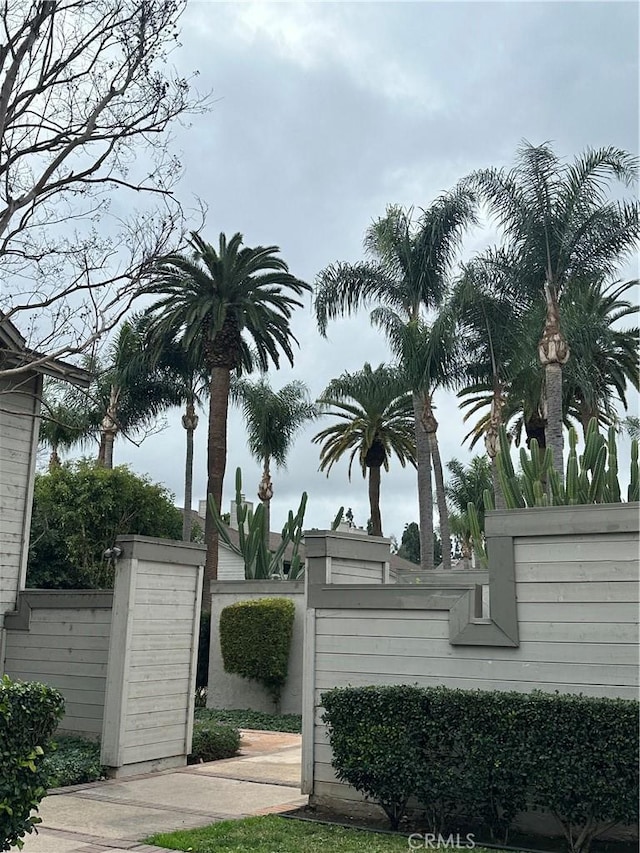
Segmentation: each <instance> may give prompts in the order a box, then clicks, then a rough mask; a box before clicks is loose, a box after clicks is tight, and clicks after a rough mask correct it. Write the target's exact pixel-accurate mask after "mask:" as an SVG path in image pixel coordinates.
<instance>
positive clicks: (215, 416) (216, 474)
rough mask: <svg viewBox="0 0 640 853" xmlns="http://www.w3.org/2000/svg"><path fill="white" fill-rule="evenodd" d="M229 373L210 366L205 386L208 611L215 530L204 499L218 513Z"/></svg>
mask: <svg viewBox="0 0 640 853" xmlns="http://www.w3.org/2000/svg"><path fill="white" fill-rule="evenodd" d="M230 383H231V371H230V369H229V368H228V367H213V368H212V369H211V382H210V385H209V392H210V393H209V432H208V437H207V515H206V519H205V528H204V541H205V544H206V546H207V557H206V560H205V567H204V586H203V588H202V606H203V608H204V609H205V610H206V611H209V610H210V609H211V596H210V594H209V585H210V583H211V581H214V580H217V578H218V530H217V528H216V525H215V523H214V520H213V516H212V515H211V510H210V508H209V503H208V499H209V498H212V499H213V502H214V503H215V505H216V507H217V509H218V512H220V509H221V506H222V486H223V482H224V471H225V468H226V464H227V410H228V408H229V385H230Z"/></svg>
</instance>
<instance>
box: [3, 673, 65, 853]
mask: <svg viewBox="0 0 640 853" xmlns="http://www.w3.org/2000/svg"><path fill="white" fill-rule="evenodd" d="M63 714H64V699H63V698H62V696H61V695H60V693H58V691H57V690H54V689H53V688H52V687H48V686H47V685H45V684H38V683H36V682H28V683H21V682H13V681H11V679H10V678H9V677H8V676H6V675H5V676H3V678H2V681H0V767H1V768H2V772H1V773H0V844H2V848H1V849H2V850H9V849H10V848H11V847H13V846H14V845H15V846H17V847H22V846H23V843H24V842H23V841H22V837H23V836H24V835H25V834H26V833H27V832H32V831H33V828H34V826H35V825H36V824H38V823H40V822H41V821H40V818H39V817H37V816H35V815H32V814H31V812H32V811H33V810H36V811H37V809H38V804H39V803H40V800H41V799H42V798H43V797H44V795H45V793H46V786H47V784H48V781H47V780H48V777H47V771H46V768H45V766H44V761H43V757H44V752H45V749H46V747H47V744H48V742H49V738H50V736H51V735H52V734H53V732H54V730H55V728H56V726H57V725H58V723H59V722H60V720H61V719H62V716H63Z"/></svg>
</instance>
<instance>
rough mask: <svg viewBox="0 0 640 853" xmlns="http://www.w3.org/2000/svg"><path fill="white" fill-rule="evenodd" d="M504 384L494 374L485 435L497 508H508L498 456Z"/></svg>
mask: <svg viewBox="0 0 640 853" xmlns="http://www.w3.org/2000/svg"><path fill="white" fill-rule="evenodd" d="M502 404H503V400H502V384H501V382H500V379H499V378H498V376H497V375H496V374H495V373H494V375H493V399H492V401H491V417H490V419H489V427H488V429H487V431H486V433H485V436H484V446H485V448H486V451H487V456H488V457H489V460H490V462H491V480H492V482H493V501H494V504H495V507H496V509H506V504H505V500H504V495H503V494H502V486H501V484H500V477H499V475H498V465H497V463H496V457H497V455H498V453H499V450H500V428H501V427H502Z"/></svg>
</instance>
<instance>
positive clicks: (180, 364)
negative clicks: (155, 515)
mask: <svg viewBox="0 0 640 853" xmlns="http://www.w3.org/2000/svg"><path fill="white" fill-rule="evenodd" d="M143 323H144V326H145V330H144V331H145V335H146V338H147V341H148V348H147V350H146V352H147V356H148V358H149V359H150V362H151V364H152V366H153V367H154V368H155V369H159V370H160V371H162V372H163V373H164V374H165V375H166V376H167V377H168V378H169V379H170V380H171V382H172V383H173V385H174V388H175V393H176V397H177V399H178V401H179V403H180V404H181V405H183V406H184V407H185V408H184V413H183V414H182V418H181V421H182V427H183V429H184V430H185V435H186V453H185V466H184V507H183V516H182V538H183V540H184V541H185V542H190V541H191V527H192V517H191V509H192V503H193V446H194V435H195V431H196V429H197V427H198V422H199V418H198V414H197V412H196V408H197V407H199V406H201V405H202V403H203V399H204V397H206V395H207V394H208V392H209V374H208V373H207V370H206V367H205V365H204V364H203V360H202V353H201V352H199V351H198V349H197V348H196V347H191V348H190V349H189V348H187V347H186V346H185V345H184V342H183V341H182V340H175V339H172V338H170V337H169V338H166V337H164V338H163V337H160V336H153V335H152V334H151V333H150V329H149V318H148V317H144V318H143Z"/></svg>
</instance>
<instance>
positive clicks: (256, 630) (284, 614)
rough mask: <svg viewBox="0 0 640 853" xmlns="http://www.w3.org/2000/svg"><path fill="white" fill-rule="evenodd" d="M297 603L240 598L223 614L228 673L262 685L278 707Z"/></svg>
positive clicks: (223, 635) (222, 635)
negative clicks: (244, 599) (240, 599)
mask: <svg viewBox="0 0 640 853" xmlns="http://www.w3.org/2000/svg"><path fill="white" fill-rule="evenodd" d="M294 616H295V606H294V603H293V601H291V600H290V599H288V598H259V599H256V600H254V601H239V602H238V603H237V604H231V605H229V607H225V608H224V609H223V610H222V613H221V614H220V646H221V650H222V660H223V662H224V668H225V671H226V672H233V673H236V674H237V675H241V676H243V677H244V678H249V679H252V680H254V681H257V682H259V683H260V684H262V685H263V686H264V687H265V688H266V689H267V690H268V692H269V693H270V695H271V696H272V698H273V700H274V702H275V704H276V707H277V705H278V703H279V701H280V691H281V690H282V687H283V686H284V683H285V681H286V680H287V670H288V664H289V649H290V647H291V637H292V635H293V620H294Z"/></svg>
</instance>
